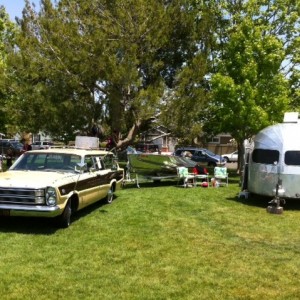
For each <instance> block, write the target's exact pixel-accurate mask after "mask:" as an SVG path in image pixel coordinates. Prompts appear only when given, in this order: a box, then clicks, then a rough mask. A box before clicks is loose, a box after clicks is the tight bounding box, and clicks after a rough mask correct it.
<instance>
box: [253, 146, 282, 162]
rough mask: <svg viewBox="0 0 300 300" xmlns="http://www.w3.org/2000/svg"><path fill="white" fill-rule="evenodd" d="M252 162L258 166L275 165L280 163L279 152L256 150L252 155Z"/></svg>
mask: <svg viewBox="0 0 300 300" xmlns="http://www.w3.org/2000/svg"><path fill="white" fill-rule="evenodd" d="M252 160H253V162H255V163H258V164H267V165H273V164H274V163H275V162H278V161H279V151H278V150H267V149H254V151H253V153H252Z"/></svg>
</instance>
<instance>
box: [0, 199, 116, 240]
mask: <svg viewBox="0 0 300 300" xmlns="http://www.w3.org/2000/svg"><path fill="white" fill-rule="evenodd" d="M116 199H117V197H115V199H114V201H116ZM106 205H109V204H106V202H105V200H104V199H102V200H100V201H98V202H96V203H93V204H91V205H89V206H88V207H86V208H84V209H82V210H80V211H78V212H76V213H74V214H73V215H72V218H71V225H70V226H71V227H72V225H73V224H74V223H76V222H77V221H78V220H79V219H81V218H84V217H85V216H87V215H89V214H91V213H92V212H94V211H95V210H97V209H99V210H100V213H103V214H105V213H107V210H105V209H104V207H105V206H106ZM59 229H60V228H58V227H57V225H56V223H55V219H54V218H40V217H39V218H35V217H0V232H15V233H22V234H37V235H51V234H54V233H56V231H57V230H59ZM64 230H68V229H64Z"/></svg>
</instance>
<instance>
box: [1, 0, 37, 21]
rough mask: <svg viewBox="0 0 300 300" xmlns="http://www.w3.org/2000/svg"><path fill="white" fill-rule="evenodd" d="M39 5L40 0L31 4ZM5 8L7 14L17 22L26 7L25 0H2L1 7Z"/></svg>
mask: <svg viewBox="0 0 300 300" xmlns="http://www.w3.org/2000/svg"><path fill="white" fill-rule="evenodd" d="M32 2H34V3H36V4H38V3H39V0H31V1H30V3H32ZM1 5H3V6H4V7H5V10H6V12H7V13H8V14H9V16H10V19H11V20H12V21H14V20H15V17H16V16H17V17H21V16H22V10H23V8H24V6H25V2H24V0H0V6H1Z"/></svg>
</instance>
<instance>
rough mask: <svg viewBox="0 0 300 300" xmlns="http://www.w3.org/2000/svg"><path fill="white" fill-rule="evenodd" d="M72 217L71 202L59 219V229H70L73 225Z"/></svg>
mask: <svg viewBox="0 0 300 300" xmlns="http://www.w3.org/2000/svg"><path fill="white" fill-rule="evenodd" d="M71 215H72V208H71V201H68V203H67V205H66V207H65V209H64V211H63V213H62V214H61V215H60V216H58V217H57V218H58V219H57V225H58V227H60V228H68V227H69V226H70V224H71Z"/></svg>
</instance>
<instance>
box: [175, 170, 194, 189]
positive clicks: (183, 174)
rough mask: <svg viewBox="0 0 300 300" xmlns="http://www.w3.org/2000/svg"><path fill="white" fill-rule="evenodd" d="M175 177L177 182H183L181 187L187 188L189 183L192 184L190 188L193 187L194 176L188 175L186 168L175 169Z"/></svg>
mask: <svg viewBox="0 0 300 300" xmlns="http://www.w3.org/2000/svg"><path fill="white" fill-rule="evenodd" d="M177 175H178V182H177V185H178V184H179V181H181V180H183V187H188V186H189V183H190V184H192V186H195V183H196V180H195V175H194V174H190V173H189V170H188V168H186V167H178V168H177Z"/></svg>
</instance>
